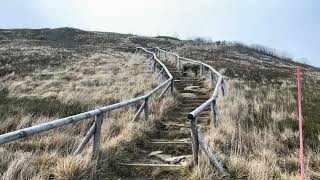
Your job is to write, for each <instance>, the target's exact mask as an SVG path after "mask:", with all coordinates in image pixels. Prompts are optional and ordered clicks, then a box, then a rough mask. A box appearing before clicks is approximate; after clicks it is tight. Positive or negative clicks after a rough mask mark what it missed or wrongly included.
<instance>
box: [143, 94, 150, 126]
mask: <svg viewBox="0 0 320 180" xmlns="http://www.w3.org/2000/svg"><path fill="white" fill-rule="evenodd" d="M148 99H149V98H148V97H147V98H146V99H145V100H144V120H145V121H148V118H149V104H148Z"/></svg>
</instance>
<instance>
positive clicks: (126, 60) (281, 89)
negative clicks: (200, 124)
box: [0, 28, 320, 179]
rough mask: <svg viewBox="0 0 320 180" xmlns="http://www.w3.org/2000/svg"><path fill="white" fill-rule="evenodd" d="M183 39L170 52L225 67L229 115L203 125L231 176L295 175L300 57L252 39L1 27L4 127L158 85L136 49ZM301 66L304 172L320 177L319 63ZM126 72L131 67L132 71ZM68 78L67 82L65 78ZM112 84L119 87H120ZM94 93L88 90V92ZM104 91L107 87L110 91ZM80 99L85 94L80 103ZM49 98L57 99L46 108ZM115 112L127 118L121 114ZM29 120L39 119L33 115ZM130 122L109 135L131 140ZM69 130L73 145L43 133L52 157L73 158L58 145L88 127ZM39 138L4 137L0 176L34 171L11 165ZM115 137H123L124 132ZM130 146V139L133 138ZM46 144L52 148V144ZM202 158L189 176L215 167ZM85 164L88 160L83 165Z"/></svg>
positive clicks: (0, 112) (198, 175) (205, 174)
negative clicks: (215, 125) (7, 142)
mask: <svg viewBox="0 0 320 180" xmlns="http://www.w3.org/2000/svg"><path fill="white" fill-rule="evenodd" d="M178 43H182V44H181V46H179V47H178V46H177V47H176V48H174V49H172V51H174V52H177V53H178V54H179V55H180V56H183V57H188V58H191V59H195V60H201V61H204V62H206V63H208V64H210V65H212V66H213V67H214V68H215V69H217V70H221V71H224V75H225V76H226V77H227V82H228V88H227V96H226V97H225V98H222V99H219V101H220V102H221V103H220V104H222V105H221V107H220V109H221V112H222V114H223V118H222V121H221V126H220V127H219V129H214V130H213V131H208V132H207V141H209V142H210V143H211V145H212V146H213V147H214V149H215V150H216V151H217V152H218V153H219V154H220V156H219V157H220V159H221V160H222V161H223V163H224V165H225V167H226V168H227V169H228V171H229V172H230V173H231V174H232V176H234V178H248V177H249V178H252V179H258V178H270V177H272V178H292V177H295V176H297V174H298V163H297V162H298V161H297V158H298V156H297V152H298V151H297V148H298V139H297V129H298V123H297V120H296V117H297V114H296V102H295V99H296V81H295V77H296V67H297V65H298V64H299V63H297V62H294V61H292V60H290V58H286V57H281V56H278V55H277V54H276V53H274V52H272V51H270V50H268V49H264V48H261V47H258V48H257V47H249V46H246V45H243V44H240V43H232V42H220V41H219V42H213V43H198V42H193V41H182V40H178V39H175V38H171V37H166V36H159V37H155V38H153V37H142V36H136V35H130V34H118V33H105V32H88V31H82V30H78V29H73V28H58V29H16V30H0V83H1V84H0V92H1V94H0V106H1V109H0V121H2V122H5V123H3V124H4V125H3V126H2V127H3V128H1V130H0V131H1V132H2V133H4V132H9V131H12V130H15V129H19V128H22V127H28V126H30V125H34V124H37V123H40V122H46V121H48V120H50V119H53V118H54V117H55V118H57V117H63V116H68V115H71V114H75V113H79V112H81V111H84V110H88V109H90V108H94V107H97V106H101V105H104V104H111V103H114V102H118V101H121V100H123V99H127V98H130V97H135V96H137V95H139V94H142V93H143V92H144V91H146V90H148V89H149V88H150V87H152V86H154V84H155V82H154V81H152V80H150V79H149V78H145V77H144V78H143V77H141V76H140V75H139V73H140V72H137V71H135V69H134V68H133V67H136V66H139V67H143V69H144V70H143V71H142V75H143V76H148V73H150V72H148V70H147V67H146V66H144V65H145V64H143V63H142V62H139V60H141V59H142V57H135V56H133V55H132V52H134V51H135V47H137V46H143V47H155V46H159V47H168V46H171V45H174V44H178ZM130 59H131V60H130ZM300 65H301V66H302V73H303V74H302V77H303V114H304V126H303V127H304V141H305V145H306V157H307V159H308V158H309V159H308V161H307V165H308V166H307V167H308V169H307V170H308V172H307V174H308V176H309V177H311V178H318V177H319V172H320V169H319V167H320V156H319V151H320V147H319V144H320V130H319V129H320V119H319V117H320V114H319V113H320V111H319V108H318V107H319V106H320V70H319V68H315V67H312V66H308V65H304V64H300ZM132 68H133V69H132ZM125 71H130V72H132V73H134V74H135V75H134V76H130V75H128V74H126V73H125ZM193 71H194V72H195V73H198V68H196V67H195V68H194V69H193ZM123 74H124V76H122V75H123ZM104 75H108V76H107V77H106V76H104ZM119 77H121V78H122V80H123V82H125V83H127V84H116V86H119V87H121V88H120V89H123V91H119V87H115V86H114V89H110V90H109V91H107V90H106V91H101V89H102V88H107V86H110V85H113V84H112V83H111V84H110V83H109V82H110V80H111V79H112V82H115V79H118V78H119ZM132 78H133V79H136V80H139V82H141V83H142V82H145V84H144V86H143V87H141V86H138V85H137V84H134V83H133V80H132ZM131 80H132V81H131ZM64 84H67V86H66V87H64ZM142 84H143V83H142ZM131 86H132V87H135V90H133V91H132V90H130V88H128V87H131ZM61 87H63V88H61ZM126 90H127V91H126ZM70 92H71V93H70ZM93 92H95V93H93ZM97 92H98V93H97ZM114 92H118V93H117V94H116V95H115V94H114ZM88 93H89V94H90V95H88V96H86V95H87V94H88ZM70 94H71V95H70ZM83 94H86V95H83ZM105 94H107V96H104V95H105ZM69 95H70V96H69ZM64 97H67V98H64ZM79 99H82V100H84V101H85V103H80V102H79V101H78V100H79ZM48 104H50V105H52V106H49V107H46V106H45V105H48ZM21 112H22V113H21ZM25 112H28V113H25ZM58 112H59V113H58ZM13 114H17V116H13ZM115 117H118V118H119V117H120V118H123V119H130V118H129V117H126V116H125V117H124V114H121V113H119V114H117V115H116V116H115ZM157 117H160V114H157ZM12 119H15V120H16V121H12ZM33 119H38V121H36V122H32V120H33ZM13 122H14V123H13ZM125 124H126V121H123V123H122V124H121V125H119V126H117V128H115V130H114V131H112V133H115V134H116V135H115V134H112V133H111V134H112V135H113V136H117V135H119V137H120V136H121V137H122V138H124V139H128V137H126V136H124V135H123V134H122V135H121V133H120V132H121V131H120V130H119V129H121V128H123V129H125V130H128V129H127V128H128V127H126V126H125ZM89 125H90V123H84V124H81V126H82V127H84V129H85V128H87V127H89ZM139 127H140V126H139ZM131 128H133V129H134V127H131ZM138 129H139V128H138ZM129 130H132V129H130V128H129ZM149 130H150V129H149ZM139 132H140V131H139ZM141 132H143V131H141ZM141 132H140V133H138V135H139V136H137V137H138V140H137V139H135V138H134V140H132V141H140V140H141V139H143V135H142V134H143V133H141ZM71 133H73V135H74V134H76V135H77V136H76V137H75V138H74V139H72V142H70V141H69V140H70V139H69V140H68V139H67V137H69V134H68V133H66V134H64V133H62V134H63V135H61V136H60V138H62V139H64V142H65V143H66V144H69V145H70V144H71V145H70V148H69V149H68V150H67V152H65V151H64V149H63V148H62V147H65V145H61V144H60V143H57V144H54V143H55V142H57V141H53V140H52V139H47V140H46V141H47V142H52V144H53V145H52V144H50V143H48V144H49V145H50V148H51V149H54V148H52V147H55V148H57V149H58V150H52V151H49V153H47V154H44V155H43V156H41V157H42V158H43V159H46V158H49V159H50V158H51V159H54V161H55V162H59V163H60V164H64V163H67V162H69V161H70V159H67V160H66V159H64V158H62V157H60V155H59V156H57V154H56V153H57V152H58V153H60V152H62V154H63V156H67V154H68V153H69V154H70V152H71V151H72V148H73V146H75V145H76V144H78V143H77V142H78V141H79V140H80V138H81V136H82V135H83V134H84V133H85V131H81V132H79V131H77V130H76V129H74V132H71ZM129 139H130V138H129ZM35 142H36V143H35ZM35 142H33V143H35V144H33V143H32V142H31V143H26V142H25V141H22V144H19V143H17V144H15V145H12V146H8V147H7V146H6V147H5V148H9V149H10V148H11V149H12V150H14V151H15V152H14V153H12V154H11V155H10V158H8V159H6V160H2V162H6V163H3V166H1V167H0V168H1V169H0V172H1V173H2V175H3V174H5V176H6V177H12V178H13V179H14V178H15V176H14V175H12V174H15V175H17V174H19V173H20V174H21V173H26V174H28V173H30V172H28V171H24V172H21V171H19V172H15V171H14V169H12V168H14V167H15V166H18V165H19V163H20V161H12V160H13V159H15V158H18V159H19V157H21V156H23V155H26V154H27V155H26V156H27V157H28V158H27V159H25V161H30V159H32V157H31V156H30V154H29V152H32V153H34V152H35V149H39V148H40V147H43V146H44V145H43V144H46V143H41V142H40V143H39V142H37V139H36V141H35ZM119 142H120V143H119V144H122V143H123V141H120V140H119ZM127 143H128V142H127ZM130 143H131V142H130V141H129V144H130ZM48 144H46V146H47V148H49V145H48ZM124 144H125V143H124ZM124 144H122V145H124ZM51 145H52V147H51ZM17 147H18V148H17ZM24 147H27V148H26V149H24ZM105 148H106V149H108V148H110V147H105ZM128 148H134V145H132V146H128ZM40 149H41V148H40ZM44 150H45V151H47V150H46V148H44ZM116 150H118V149H116ZM116 150H115V149H112V148H111V149H109V150H108V151H107V152H108V153H110V152H111V153H112V152H115V151H116ZM21 151H22V152H21ZM120 152H122V151H120ZM261 152H263V153H261ZM1 153H2V154H3V155H5V150H4V149H1ZM21 153H22V155H21ZM25 153H26V154H25ZM37 153H39V152H37ZM120 154H121V153H120ZM123 154H125V153H123ZM123 154H121V155H123ZM125 155H127V154H125ZM2 157H5V156H2ZM8 157H9V156H8ZM117 158H120V157H117ZM268 159H272V160H274V161H268ZM41 160H42V159H40V160H39V159H36V160H34V162H37V163H38V162H39V161H41ZM115 160H116V159H112V160H111V162H112V163H110V164H109V166H113V165H114V164H113V163H114V162H115ZM12 162H15V163H12ZM41 162H42V161H41ZM83 163H84V162H83ZM202 163H203V164H202V165H201V166H199V167H201V169H199V167H198V169H197V167H196V168H195V169H194V171H193V175H192V177H194V178H207V177H210V176H215V175H216V174H215V173H213V172H214V171H212V169H211V167H210V166H209V163H208V162H207V160H206V158H205V157H202ZM20 165H21V163H20ZM38 165H39V164H38ZM41 165H46V164H41ZM79 166H80V167H81V168H84V167H83V164H81V165H79ZM85 166H86V165H85ZM256 167H259V168H256ZM270 167H271V168H270ZM10 168H11V169H10ZM81 168H80V169H81ZM8 169H10V170H8ZM22 169H23V168H22ZM84 169H85V168H84ZM59 170H60V171H59ZM59 170H57V169H54V170H52V171H54V172H55V173H56V174H59V173H60V172H63V171H62V170H61V169H59ZM81 170H83V169H81ZM86 170H88V169H86ZM86 170H83V171H84V172H86ZM10 173H12V174H10ZM37 173H38V172H31V175H30V174H29V175H30V176H26V177H32V176H33V175H35V174H37ZM65 173H66V174H67V173H68V172H65ZM42 175H43V174H42ZM42 175H41V174H40V175H39V176H41V177H42ZM45 175H48V174H45ZM59 175H61V173H60V174H59ZM62 175H63V174H62Z"/></svg>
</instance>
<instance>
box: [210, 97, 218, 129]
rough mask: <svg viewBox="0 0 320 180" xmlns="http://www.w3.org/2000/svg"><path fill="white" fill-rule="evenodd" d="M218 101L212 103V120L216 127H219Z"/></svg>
mask: <svg viewBox="0 0 320 180" xmlns="http://www.w3.org/2000/svg"><path fill="white" fill-rule="evenodd" d="M215 106H216V100H214V101H213V102H212V103H211V118H212V123H213V125H214V127H218V120H217V112H216V108H215Z"/></svg>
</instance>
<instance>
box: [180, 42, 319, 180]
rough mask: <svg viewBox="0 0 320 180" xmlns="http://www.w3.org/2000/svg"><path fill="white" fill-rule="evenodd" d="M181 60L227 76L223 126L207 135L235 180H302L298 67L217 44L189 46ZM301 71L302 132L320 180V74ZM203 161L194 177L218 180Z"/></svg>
mask: <svg viewBox="0 0 320 180" xmlns="http://www.w3.org/2000/svg"><path fill="white" fill-rule="evenodd" d="M174 51H176V52H177V53H178V54H179V55H181V56H185V57H188V58H191V59H198V60H202V61H204V62H206V63H208V64H210V65H212V66H213V67H215V68H216V69H218V70H219V69H220V70H222V69H223V71H224V72H225V73H224V75H225V76H226V78H227V82H228V83H227V84H228V85H227V89H228V90H227V96H226V97H224V98H221V99H219V106H220V107H219V108H220V110H221V112H222V117H221V121H222V122H221V126H220V127H219V128H217V129H213V130H212V131H208V132H207V140H208V141H209V142H210V143H211V145H212V146H213V147H214V149H215V151H216V152H217V153H218V154H220V155H219V157H220V159H222V161H223V163H224V165H225V166H226V168H227V169H228V171H229V172H230V173H231V177H232V178H236V179H241V178H248V179H270V178H276V179H297V178H298V177H299V176H298V175H299V161H298V160H299V154H298V153H299V143H298V142H299V139H298V120H297V103H296V99H297V86H296V71H297V65H299V64H298V63H296V62H294V61H292V60H291V59H290V58H286V57H282V56H279V55H277V53H275V52H274V51H271V50H269V49H267V48H261V47H250V46H247V45H244V44H241V43H232V42H218V43H209V44H197V45H192V44H185V45H184V46H182V47H180V48H177V49H175V50H174ZM300 65H301V66H302V78H303V79H302V82H303V87H302V91H303V104H302V108H303V116H304V119H303V123H304V124H303V130H304V134H303V137H304V144H305V155H306V158H305V159H306V163H305V164H306V167H307V168H306V170H307V172H306V173H307V177H308V178H311V179H318V178H320V169H319V167H320V166H319V165H320V146H319V144H320V119H319V117H320V114H319V107H320V101H319V97H320V96H319V95H320V91H319V88H320V70H319V68H315V67H312V66H309V65H305V64H300ZM208 164H209V163H208V161H207V160H206V158H205V157H202V164H201V165H200V167H199V168H196V169H195V171H194V176H195V177H198V178H207V177H210V176H214V175H216V174H215V173H213V172H215V171H212V169H211V167H209V166H208Z"/></svg>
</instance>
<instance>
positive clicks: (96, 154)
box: [92, 114, 103, 160]
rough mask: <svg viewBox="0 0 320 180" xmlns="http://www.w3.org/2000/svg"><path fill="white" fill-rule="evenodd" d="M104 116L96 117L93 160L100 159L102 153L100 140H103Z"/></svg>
mask: <svg viewBox="0 0 320 180" xmlns="http://www.w3.org/2000/svg"><path fill="white" fill-rule="evenodd" d="M102 116H103V114H99V115H96V117H95V122H94V123H95V132H94V134H93V149H92V151H93V158H94V159H96V160H97V159H98V158H99V153H100V139H101V125H102Z"/></svg>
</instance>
